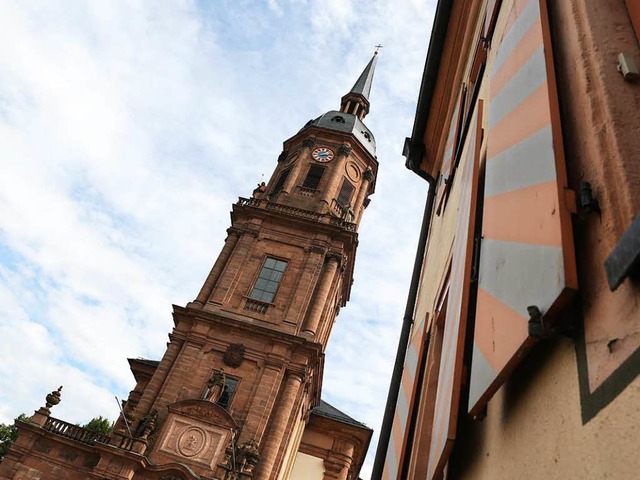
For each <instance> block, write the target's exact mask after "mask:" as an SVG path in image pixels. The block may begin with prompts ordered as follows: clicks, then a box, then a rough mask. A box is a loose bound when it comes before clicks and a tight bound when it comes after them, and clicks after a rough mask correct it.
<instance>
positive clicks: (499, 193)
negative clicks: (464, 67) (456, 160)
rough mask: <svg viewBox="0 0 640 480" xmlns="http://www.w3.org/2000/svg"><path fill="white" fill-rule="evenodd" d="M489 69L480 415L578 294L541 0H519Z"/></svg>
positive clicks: (477, 340) (478, 353)
mask: <svg viewBox="0 0 640 480" xmlns="http://www.w3.org/2000/svg"><path fill="white" fill-rule="evenodd" d="M494 45H495V47H494V48H496V47H497V49H498V51H497V55H496V57H495V61H494V63H493V66H492V70H491V80H490V82H491V83H490V90H491V99H490V102H489V105H488V109H489V128H488V134H487V162H486V179H485V198H484V210H483V224H482V237H483V238H482V244H481V254H480V264H479V281H478V282H479V285H478V301H477V307H476V319H475V332H474V348H473V359H472V366H471V384H470V397H469V411H470V412H471V413H472V414H473V415H477V414H479V413H480V412H481V411H482V409H483V408H484V406H485V405H486V403H487V401H488V400H489V398H490V397H491V396H492V395H493V393H494V392H495V391H496V390H497V389H498V388H499V387H500V385H501V384H502V383H503V382H504V380H505V378H506V377H507V375H508V374H509V372H510V371H511V370H512V369H513V368H514V366H515V365H516V363H517V362H518V361H519V359H520V358H521V357H522V355H523V354H524V353H525V352H526V351H527V350H528V349H529V348H530V347H531V345H532V344H533V343H534V342H535V339H533V338H532V337H529V335H528V325H527V322H528V319H529V317H528V314H527V307H528V306H532V305H534V306H537V307H538V308H539V309H540V311H541V312H542V313H543V314H544V318H545V322H550V321H552V320H553V318H555V317H556V316H557V314H558V313H559V311H560V310H561V309H562V308H563V306H564V305H565V304H566V302H567V301H568V299H569V297H570V294H571V293H572V292H573V291H574V290H575V289H577V280H576V271H575V258H574V251H573V237H572V232H571V215H570V213H569V210H568V207H567V202H566V195H567V192H566V173H565V165H564V156H563V148H562V134H561V131H560V118H559V113H558V100H557V94H556V83H555V75H554V71H553V63H552V62H553V57H552V53H551V41H550V35H549V26H548V21H547V15H546V3H545V0H515V2H514V4H513V6H512V8H511V11H510V13H509V18H508V20H507V26H506V30H505V32H504V36H503V38H502V41H501V43H500V44H497V42H496V43H495V44H494Z"/></svg>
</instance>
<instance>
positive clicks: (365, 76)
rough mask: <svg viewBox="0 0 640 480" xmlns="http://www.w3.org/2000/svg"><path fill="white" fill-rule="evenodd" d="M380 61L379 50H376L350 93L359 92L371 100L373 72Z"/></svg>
mask: <svg viewBox="0 0 640 480" xmlns="http://www.w3.org/2000/svg"><path fill="white" fill-rule="evenodd" d="M377 61H378V50H376V51H375V53H374V54H373V57H372V58H371V60H370V61H369V63H368V64H367V66H366V67H365V69H364V70H363V72H362V74H361V75H360V77H359V78H358V80H357V81H356V83H355V84H354V85H353V88H351V91H350V92H349V93H357V94H360V95H362V96H363V97H364V98H365V99H367V100H369V94H370V93H371V83H372V82H373V72H374V70H375V69H376V62H377Z"/></svg>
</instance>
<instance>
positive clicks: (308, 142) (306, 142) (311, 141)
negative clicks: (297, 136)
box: [302, 137, 316, 148]
mask: <svg viewBox="0 0 640 480" xmlns="http://www.w3.org/2000/svg"><path fill="white" fill-rule="evenodd" d="M315 144H316V139H315V138H313V137H309V138H305V139H304V142H302V146H303V147H307V148H311V147H313V146H314V145H315Z"/></svg>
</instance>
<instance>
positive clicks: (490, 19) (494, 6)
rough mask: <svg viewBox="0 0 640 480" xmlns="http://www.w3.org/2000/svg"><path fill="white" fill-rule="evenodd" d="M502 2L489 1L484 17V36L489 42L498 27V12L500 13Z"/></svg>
mask: <svg viewBox="0 0 640 480" xmlns="http://www.w3.org/2000/svg"><path fill="white" fill-rule="evenodd" d="M501 4H502V0H488V2H487V10H486V16H485V17H484V34H483V37H484V38H486V39H487V40H489V39H490V38H491V37H492V36H493V30H494V29H495V27H496V20H497V19H498V12H499V11H500V5H501Z"/></svg>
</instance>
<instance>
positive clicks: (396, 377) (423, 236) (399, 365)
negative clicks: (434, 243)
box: [371, 178, 436, 480]
mask: <svg viewBox="0 0 640 480" xmlns="http://www.w3.org/2000/svg"><path fill="white" fill-rule="evenodd" d="M427 181H428V182H429V192H428V193H427V203H426V205H425V208H424V215H423V217H422V226H421V227H420V237H419V240H418V249H417V251H416V258H415V260H414V263H413V273H412V274H411V284H410V286H409V295H408V297H407V305H406V307H405V311H404V318H403V319H402V330H401V331H400V341H399V342H398V351H397V353H396V361H395V364H394V366H393V373H392V375H391V385H390V386H389V395H388V396H387V404H386V406H385V408H384V417H383V419H382V426H381V427H380V437H379V440H378V448H377V449H376V457H375V460H374V461H373V470H372V473H371V480H380V479H381V478H382V470H383V469H384V463H385V459H386V457H387V450H388V448H389V439H390V438H391V428H392V427H393V417H394V415H395V412H396V403H397V402H398V394H399V393H400V382H401V380H402V370H403V368H404V357H405V353H406V351H407V345H408V344H409V334H410V333H411V325H412V324H413V310H414V307H415V304H416V297H417V295H418V286H419V284H420V273H421V272H422V261H423V258H424V252H425V250H426V247H427V239H428V237H429V225H430V224H431V213H432V210H433V200H434V198H435V193H436V189H435V185H434V184H435V181H434V180H433V179H432V178H429V179H427Z"/></svg>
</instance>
